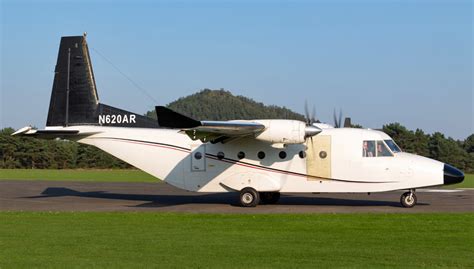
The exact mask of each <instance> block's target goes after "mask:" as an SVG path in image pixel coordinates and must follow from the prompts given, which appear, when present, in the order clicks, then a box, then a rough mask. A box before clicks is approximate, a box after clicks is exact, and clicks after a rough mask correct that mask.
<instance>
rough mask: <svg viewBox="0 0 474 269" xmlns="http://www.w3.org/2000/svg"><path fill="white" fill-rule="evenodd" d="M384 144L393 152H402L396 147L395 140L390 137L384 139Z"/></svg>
mask: <svg viewBox="0 0 474 269" xmlns="http://www.w3.org/2000/svg"><path fill="white" fill-rule="evenodd" d="M384 141H385V144H387V146H388V147H389V148H390V149H391V150H392V152H393V153H399V152H402V150H401V149H400V148H399V147H398V145H397V144H395V141H393V140H391V139H387V140H384Z"/></svg>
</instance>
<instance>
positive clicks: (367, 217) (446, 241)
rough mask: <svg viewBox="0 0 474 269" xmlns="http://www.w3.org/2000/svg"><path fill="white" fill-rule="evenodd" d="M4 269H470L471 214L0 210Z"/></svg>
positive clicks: (473, 242)
mask: <svg viewBox="0 0 474 269" xmlns="http://www.w3.org/2000/svg"><path fill="white" fill-rule="evenodd" d="M0 219H1V221H0V249H1V251H0V268H31V267H61V268H91V267H108V268H116V267H119V268H130V267H132V268H148V267H165V268H169V267H172V268H183V267H188V268H254V267H260V268H261V267H265V268H328V267H340V268H380V267H390V268H473V267H474V259H473V258H472V257H473V255H474V251H473V250H474V215H473V214H339V215H333V214H320V215H303V214H301V215H291V214H288V215H246V214H242V215H211V214H171V213H166V214H156V213H91V212H89V213H39V212H1V213H0Z"/></svg>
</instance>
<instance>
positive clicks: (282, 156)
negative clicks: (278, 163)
mask: <svg viewBox="0 0 474 269" xmlns="http://www.w3.org/2000/svg"><path fill="white" fill-rule="evenodd" d="M278 156H280V159H285V158H286V152H284V151H280V153H279V154H278Z"/></svg>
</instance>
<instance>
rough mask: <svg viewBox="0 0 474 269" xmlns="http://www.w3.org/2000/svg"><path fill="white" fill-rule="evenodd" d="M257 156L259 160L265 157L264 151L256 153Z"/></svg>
mask: <svg viewBox="0 0 474 269" xmlns="http://www.w3.org/2000/svg"><path fill="white" fill-rule="evenodd" d="M257 157H258V158H259V159H260V160H261V159H263V158H265V152H263V151H259V152H258V154H257Z"/></svg>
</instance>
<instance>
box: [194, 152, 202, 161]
mask: <svg viewBox="0 0 474 269" xmlns="http://www.w3.org/2000/svg"><path fill="white" fill-rule="evenodd" d="M194 158H195V159H196V160H200V159H201V158H202V153H201V152H199V151H198V152H196V153H194Z"/></svg>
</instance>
